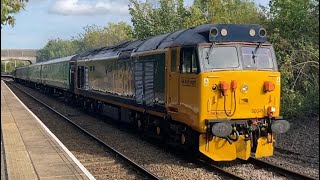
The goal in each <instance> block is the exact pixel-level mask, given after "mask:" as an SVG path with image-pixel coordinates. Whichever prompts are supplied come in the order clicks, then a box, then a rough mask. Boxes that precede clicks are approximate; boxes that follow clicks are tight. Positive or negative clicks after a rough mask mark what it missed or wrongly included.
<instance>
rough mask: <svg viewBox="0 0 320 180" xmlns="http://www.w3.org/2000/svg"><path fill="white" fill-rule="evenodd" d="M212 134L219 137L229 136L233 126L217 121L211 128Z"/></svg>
mask: <svg viewBox="0 0 320 180" xmlns="http://www.w3.org/2000/svg"><path fill="white" fill-rule="evenodd" d="M211 131H212V134H214V135H215V136H218V137H227V136H229V135H230V134H231V132H232V126H231V124H228V123H216V124H214V125H213V126H212V128H211Z"/></svg>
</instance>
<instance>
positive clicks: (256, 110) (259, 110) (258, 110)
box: [251, 109, 264, 113]
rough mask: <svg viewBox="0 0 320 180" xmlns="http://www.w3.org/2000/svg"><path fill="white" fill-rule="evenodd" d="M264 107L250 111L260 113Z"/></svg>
mask: <svg viewBox="0 0 320 180" xmlns="http://www.w3.org/2000/svg"><path fill="white" fill-rule="evenodd" d="M262 112H264V109H251V113H262Z"/></svg>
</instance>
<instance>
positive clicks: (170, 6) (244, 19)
mask: <svg viewBox="0 0 320 180" xmlns="http://www.w3.org/2000/svg"><path fill="white" fill-rule="evenodd" d="M183 3H184V0H159V1H156V2H154V1H153V3H151V2H149V1H146V2H145V3H141V2H139V1H138V0H130V5H129V11H130V15H131V16H132V18H131V21H132V24H133V26H132V27H131V26H130V25H128V24H126V23H124V22H121V23H118V24H114V23H111V24H108V25H107V26H106V27H97V26H88V27H85V28H84V30H85V32H84V33H83V34H81V35H79V36H78V37H73V38H72V39H71V40H62V39H52V40H50V41H49V42H48V44H47V45H46V46H45V47H44V48H43V49H41V50H40V51H39V57H38V59H39V60H49V59H53V58H58V57H62V56H67V55H72V54H75V53H79V52H83V51H86V50H90V49H92V48H97V47H102V46H109V45H114V44H117V43H120V42H123V41H127V40H131V39H138V38H146V37H149V36H153V35H157V34H161V33H166V32H172V31H175V30H178V29H181V28H187V27H192V26H197V25H200V24H207V23H250V24H251V23H256V24H261V25H263V26H264V27H265V28H266V29H267V31H268V37H269V41H270V42H271V43H272V44H273V45H274V47H275V50H276V55H277V59H278V64H279V69H280V70H281V73H282V106H281V107H282V114H284V115H285V116H287V117H290V118H291V119H294V118H300V117H306V116H318V115H319V18H318V17H319V0H272V1H270V3H269V5H268V6H267V7H258V6H257V4H255V3H254V1H252V0H194V2H193V4H192V6H191V7H185V6H183Z"/></svg>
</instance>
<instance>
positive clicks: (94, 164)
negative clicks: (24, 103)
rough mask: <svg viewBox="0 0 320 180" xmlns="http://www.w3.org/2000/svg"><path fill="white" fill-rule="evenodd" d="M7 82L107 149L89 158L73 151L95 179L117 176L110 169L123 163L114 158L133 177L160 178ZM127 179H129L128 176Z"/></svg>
mask: <svg viewBox="0 0 320 180" xmlns="http://www.w3.org/2000/svg"><path fill="white" fill-rule="evenodd" d="M9 83H10V84H11V85H13V86H14V87H15V88H17V89H19V90H20V91H21V92H23V93H24V94H26V95H27V96H28V97H30V98H32V99H34V100H35V101H36V102H38V103H40V104H41V105H43V106H45V107H46V108H48V109H49V110H51V111H52V112H54V113H55V114H57V115H58V116H60V117H61V118H63V119H64V120H66V121H67V122H68V123H70V124H71V125H72V126H73V127H75V128H76V129H77V130H79V131H81V132H82V133H84V134H85V135H86V136H89V137H90V138H92V139H94V141H95V142H97V143H98V144H99V145H100V146H102V147H103V148H106V149H107V150H108V151H109V152H107V153H106V155H107V156H105V155H101V154H99V155H100V157H93V156H92V157H89V158H88V157H84V156H82V155H80V154H77V153H75V156H76V157H77V158H78V159H79V161H80V162H82V163H83V164H84V166H85V167H86V168H87V169H88V170H89V171H90V169H91V173H92V174H93V175H94V176H95V177H96V178H97V179H104V178H106V177H105V176H104V175H106V173H108V175H107V176H108V177H109V178H111V177H114V178H117V176H119V175H118V174H115V175H112V171H110V170H111V169H113V168H119V167H120V166H122V165H123V164H120V165H119V164H118V163H115V160H114V159H120V161H122V162H124V163H125V164H126V165H127V166H130V169H131V170H133V171H134V172H135V173H137V176H135V177H133V179H141V178H145V179H160V177H158V176H157V175H155V174H153V173H151V172H150V171H148V170H147V169H145V168H144V167H142V166H140V165H139V164H137V163H136V162H134V161H133V160H131V159H130V158H128V157H126V156H125V155H124V154H122V153H121V152H119V151H117V150H116V149H115V148H114V147H112V146H110V145H108V144H106V143H105V142H104V141H103V140H101V139H99V138H98V137H96V136H94V135H93V134H91V133H90V132H88V131H87V130H85V129H84V128H82V127H80V126H79V125H77V124H76V123H74V122H73V121H72V120H70V119H69V118H68V117H66V116H64V115H63V114H61V113H60V112H58V111H56V110H55V109H54V108H52V107H50V106H48V105H47V104H45V103H44V102H42V101H41V100H39V99H37V98H36V97H34V96H32V95H31V94H29V93H27V92H25V91H23V90H22V89H21V88H19V87H18V86H16V85H15V84H13V83H11V82H9ZM66 136H67V134H66ZM90 149H94V147H90ZM110 154H113V157H108V155H110ZM101 156H103V157H101ZM101 169H105V172H104V171H102V172H101ZM117 173H119V172H117ZM120 173H121V172H120ZM122 178H123V177H122ZM131 178H132V177H131ZM128 179H130V177H129V178H128Z"/></svg>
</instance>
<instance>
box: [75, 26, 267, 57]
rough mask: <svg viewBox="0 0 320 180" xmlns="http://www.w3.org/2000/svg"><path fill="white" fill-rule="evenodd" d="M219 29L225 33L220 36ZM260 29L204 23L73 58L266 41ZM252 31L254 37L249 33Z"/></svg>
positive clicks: (258, 27)
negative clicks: (218, 43) (190, 46)
mask: <svg viewBox="0 0 320 180" xmlns="http://www.w3.org/2000/svg"><path fill="white" fill-rule="evenodd" d="M212 29H214V30H215V29H216V30H217V34H213V33H212ZM222 29H224V30H226V31H227V34H226V35H225V32H223V33H222V31H221V30H222ZM261 29H263V28H262V27H261V26H259V25H248V24H241V25H240V24H205V25H201V26H196V27H191V28H187V29H181V30H178V31H175V32H171V33H166V34H161V35H157V36H153V37H149V38H146V39H143V40H135V41H130V42H125V43H122V44H118V45H115V46H110V47H103V48H99V49H95V50H91V51H87V52H84V53H82V54H79V56H78V57H77V58H76V59H77V60H80V59H91V58H94V59H95V58H103V57H112V56H117V57H119V58H121V54H126V55H124V56H126V57H129V56H130V55H131V52H143V51H150V50H156V49H164V48H166V47H173V46H184V45H195V44H198V43H209V42H241V41H243V42H257V43H260V42H261V43H262V42H266V38H265V34H264V36H263V37H262V36H260V34H259V36H260V37H259V36H258V32H259V33H260V30H261ZM251 30H254V35H252V34H250V33H249V32H250V31H251Z"/></svg>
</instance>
